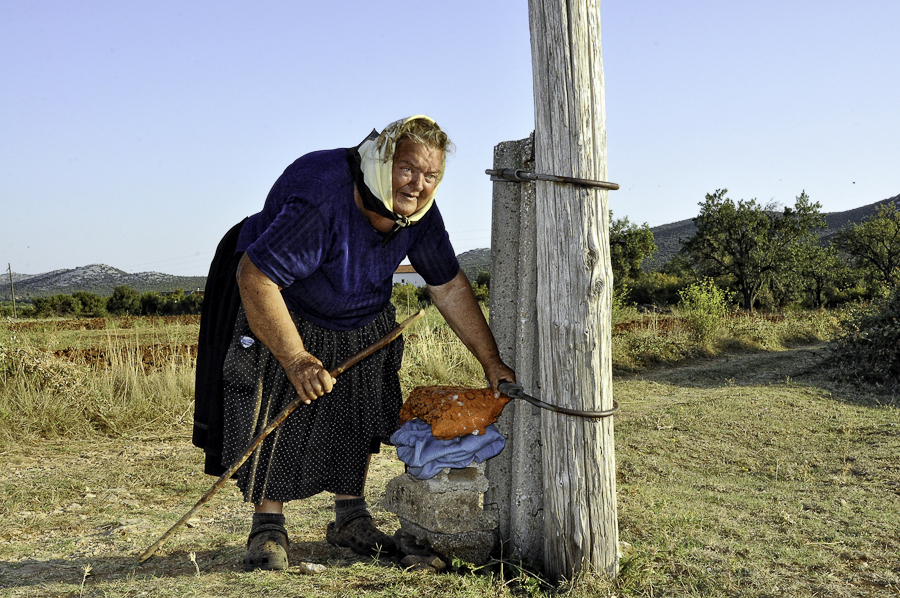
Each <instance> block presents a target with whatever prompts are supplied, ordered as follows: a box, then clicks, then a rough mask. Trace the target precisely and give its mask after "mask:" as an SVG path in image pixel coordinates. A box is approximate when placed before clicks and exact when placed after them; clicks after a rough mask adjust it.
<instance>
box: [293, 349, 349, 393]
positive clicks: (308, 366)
mask: <svg viewBox="0 0 900 598" xmlns="http://www.w3.org/2000/svg"><path fill="white" fill-rule="evenodd" d="M282 365H283V367H284V372H285V374H287V377H288V380H290V381H291V384H293V385H294V388H295V389H296V390H297V395H298V396H299V397H300V398H301V399H303V402H304V403H306V404H307V405H309V404H310V403H311V402H313V401H315V400H316V399H318V398H319V397H321V396H322V395H324V394H326V393H329V392H331V389H332V388H334V384H335V382H336V380H335V379H334V378H332V377H331V374H329V373H328V370H326V369H325V368H324V367H323V366H322V362H321V361H319V360H318V359H316V357H315V356H314V355H312V354H311V353H308V352H306V351H302V352H300V353H298V354H297V355H296V356H294V357H293V358H292V359H290V360H288V361H287V362H286V363H284V364H282Z"/></svg>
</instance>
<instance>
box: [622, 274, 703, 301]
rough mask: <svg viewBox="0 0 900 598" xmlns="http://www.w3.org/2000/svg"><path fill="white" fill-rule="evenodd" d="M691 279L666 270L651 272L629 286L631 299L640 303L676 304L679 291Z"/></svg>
mask: <svg viewBox="0 0 900 598" xmlns="http://www.w3.org/2000/svg"><path fill="white" fill-rule="evenodd" d="M688 282H689V280H687V279H685V278H682V277H680V276H677V275H675V274H668V273H665V272H650V273H649V274H646V275H643V276H639V277H638V278H637V279H636V280H635V281H634V282H632V283H631V285H630V286H629V289H628V292H629V297H630V298H631V300H632V301H633V302H635V303H637V304H638V305H656V306H664V305H674V304H676V303H678V299H679V297H678V293H679V291H681V289H683V288H684V287H685V285H686V284H687V283H688Z"/></svg>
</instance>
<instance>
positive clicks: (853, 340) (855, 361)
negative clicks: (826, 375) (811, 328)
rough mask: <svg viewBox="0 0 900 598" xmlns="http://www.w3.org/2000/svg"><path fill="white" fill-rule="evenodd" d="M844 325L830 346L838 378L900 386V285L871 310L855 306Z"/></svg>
mask: <svg viewBox="0 0 900 598" xmlns="http://www.w3.org/2000/svg"><path fill="white" fill-rule="evenodd" d="M842 328H843V333H842V334H841V335H839V336H838V337H837V338H836V339H835V340H834V341H833V342H832V344H831V345H830V347H829V353H830V356H829V359H828V361H829V363H830V365H831V366H832V367H831V371H832V372H833V373H834V375H835V377H836V378H839V379H842V380H854V381H857V382H863V383H866V384H873V385H876V386H880V387H883V388H885V389H887V390H891V391H896V390H897V389H900V287H897V288H895V289H894V292H893V293H892V294H891V295H890V297H888V298H887V299H884V300H881V301H876V302H874V303H872V304H871V305H870V307H869V308H868V309H866V308H860V307H856V308H855V309H854V308H851V310H850V311H849V316H848V319H847V320H846V321H845V322H844V323H843V325H842Z"/></svg>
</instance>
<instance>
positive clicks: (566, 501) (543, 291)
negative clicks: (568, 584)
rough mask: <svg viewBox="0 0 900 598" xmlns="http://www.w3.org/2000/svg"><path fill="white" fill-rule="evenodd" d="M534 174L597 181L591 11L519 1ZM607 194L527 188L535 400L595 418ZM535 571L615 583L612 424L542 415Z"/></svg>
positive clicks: (542, 0) (607, 366) (607, 399)
mask: <svg viewBox="0 0 900 598" xmlns="http://www.w3.org/2000/svg"><path fill="white" fill-rule="evenodd" d="M528 10H529V23H530V29H531V56H532V73H533V77H534V106H535V141H534V144H535V170H536V172H538V173H541V174H547V175H555V176H557V177H559V176H562V177H574V178H578V179H589V180H591V181H605V180H606V114H605V110H606V107H605V98H604V95H605V94H604V81H603V56H602V52H601V49H600V2H599V0H529V2H528ZM607 195H608V192H607V191H605V190H602V189H599V188H596V187H591V186H583V185H574V184H561V183H559V182H548V181H540V180H539V181H536V182H535V206H536V209H535V211H536V226H537V243H536V245H537V312H538V313H537V320H538V322H537V328H538V337H539V345H540V355H541V364H540V380H541V394H542V399H543V400H545V401H547V402H550V403H554V404H556V405H561V406H565V407H568V408H571V409H578V410H587V411H600V410H608V409H611V408H612V406H613V397H612V331H611V314H612V293H613V280H612V266H611V264H610V255H609V212H608V205H607ZM541 438H542V443H543V480H544V483H543V487H544V496H543V506H544V511H543V519H544V555H543V557H544V570H545V572H546V573H547V574H548V575H549V576H551V577H552V578H556V579H560V578H564V577H565V578H568V579H571V578H572V577H573V576H574V575H575V574H577V573H578V572H580V571H583V570H594V571H599V572H604V573H606V574H608V575H616V573H617V572H618V555H617V546H618V522H617V514H616V477H615V469H616V466H615V454H614V444H613V418H611V417H605V418H602V419H585V418H580V417H572V416H569V415H562V414H559V413H553V412H550V411H542V412H541Z"/></svg>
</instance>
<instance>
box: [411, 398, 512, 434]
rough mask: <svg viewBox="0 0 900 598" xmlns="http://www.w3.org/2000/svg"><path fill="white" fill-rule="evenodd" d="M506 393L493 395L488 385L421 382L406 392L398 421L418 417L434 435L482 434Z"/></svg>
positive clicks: (500, 409)
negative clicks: (420, 384)
mask: <svg viewBox="0 0 900 598" xmlns="http://www.w3.org/2000/svg"><path fill="white" fill-rule="evenodd" d="M507 403H509V397H507V396H506V395H502V394H501V395H500V396H499V397H497V398H495V397H494V391H493V390H492V389H491V388H464V387H461V386H420V387H418V388H414V389H413V390H412V392H410V393H409V398H408V399H407V400H406V402H405V403H404V404H403V408H402V409H400V423H402V424H405V423H406V422H408V421H409V420H411V419H416V418H419V419H421V420H422V421H424V422H425V423H427V424H429V425H430V426H431V433H432V435H433V436H434V437H435V438H439V439H441V440H450V439H451V438H458V437H459V436H465V435H466V434H473V433H476V432H477V433H478V434H484V429H485V427H487V426H489V425H491V424H492V423H494V422H495V421H497V418H498V417H500V413H501V412H502V411H503V407H504V405H506V404H507Z"/></svg>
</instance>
